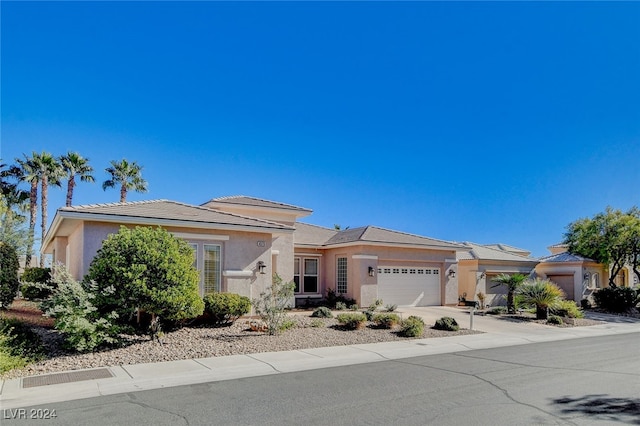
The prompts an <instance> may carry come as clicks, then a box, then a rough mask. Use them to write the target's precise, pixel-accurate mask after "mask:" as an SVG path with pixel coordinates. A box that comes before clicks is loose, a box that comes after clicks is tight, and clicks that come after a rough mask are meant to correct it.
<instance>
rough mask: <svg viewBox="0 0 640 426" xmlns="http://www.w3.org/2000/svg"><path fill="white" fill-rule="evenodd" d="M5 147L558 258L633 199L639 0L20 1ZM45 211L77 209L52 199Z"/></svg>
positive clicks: (351, 222)
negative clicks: (598, 218) (576, 225)
mask: <svg viewBox="0 0 640 426" xmlns="http://www.w3.org/2000/svg"><path fill="white" fill-rule="evenodd" d="M0 7H1V19H2V21H1V27H2V29H1V31H2V33H1V35H2V40H1V43H2V45H1V48H2V51H1V60H2V64H1V65H2V67H1V73H2V74H1V84H2V87H1V88H2V92H1V102H2V103H1V107H2V111H1V125H2V128H1V138H2V140H1V147H0V157H1V158H2V159H3V161H4V162H12V161H13V160H14V158H15V157H19V156H21V155H22V153H30V152H32V151H38V152H40V151H43V150H46V151H48V152H51V153H53V154H56V155H60V154H63V153H65V152H66V151H68V150H74V151H78V152H80V153H81V154H82V155H84V156H85V157H89V159H90V160H91V163H92V164H93V166H94V168H95V169H96V173H95V175H96V179H97V181H98V184H94V185H90V184H80V185H79V186H78V187H77V189H76V194H75V197H74V204H88V203H101V202H115V201H117V200H118V196H119V193H118V191H117V190H108V191H106V192H105V191H103V190H102V189H101V185H100V184H101V182H102V181H104V180H105V179H106V178H107V176H106V174H105V173H104V169H105V168H106V167H108V165H109V161H110V160H119V159H122V158H127V159H128V160H135V161H138V162H139V163H140V164H141V165H143V167H144V169H143V177H144V178H145V179H146V180H147V181H148V182H149V192H148V193H146V194H137V193H131V194H130V195H129V197H128V200H130V201H135V200H145V199H159V198H167V199H173V200H178V201H183V202H187V203H192V204H200V203H203V202H205V201H207V200H208V199H210V198H213V197H219V196H225V195H239V194H242V195H250V196H256V197H260V198H266V199H270V200H275V201H282V202H286V203H290V204H295V205H300V206H303V207H308V208H311V209H313V210H314V213H313V215H312V216H310V217H308V218H306V219H304V221H306V222H309V223H314V224H317V225H322V226H328V227H332V226H333V225H334V224H341V225H342V226H350V227H352V228H353V227H357V226H361V225H367V224H373V225H377V226H381V227H385V228H390V229H396V230H400V231H404V232H410V233H415V234H420V235H425V236H430V237H435V238H441V239H446V240H453V241H474V242H478V243H496V242H502V243H506V244H511V245H515V246H519V247H523V248H527V249H529V250H531V251H533V253H534V255H544V254H546V253H547V252H546V247H547V246H548V245H550V244H553V243H556V242H558V241H559V240H561V239H562V236H563V232H564V231H565V227H566V225H567V224H568V223H570V222H571V221H573V220H575V219H577V218H580V217H585V216H591V215H593V214H595V213H597V212H599V211H602V210H604V208H605V207H606V206H608V205H611V206H613V207H615V208H620V209H628V208H629V207H631V206H633V205H639V204H640V191H639V188H640V167H639V166H638V159H640V25H638V22H640V3H634V2H618V3H596V2H587V3H577V2H566V3H548V2H515V3H508V2H491V3H484V2H471V3H465V2H452V3H441V2H406V3H391V2H324V3H321V2H258V3H250V2H235V3H231V2H229V3H227V2H193V3H172V2H158V3H153V2H137V3H128V2H64V3H57V2H44V3H36V2H22V3H19V2H7V1H2V3H1V5H0ZM50 200H51V201H50V213H49V216H50V218H52V217H53V213H54V210H55V208H57V207H60V206H62V205H63V204H64V191H63V190H52V191H51V196H50Z"/></svg>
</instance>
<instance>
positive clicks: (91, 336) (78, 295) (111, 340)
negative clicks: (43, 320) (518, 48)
mask: <svg viewBox="0 0 640 426" xmlns="http://www.w3.org/2000/svg"><path fill="white" fill-rule="evenodd" d="M53 281H54V282H55V284H56V289H55V290H54V292H53V294H52V295H51V297H50V298H49V299H48V300H46V301H44V302H43V303H42V305H41V307H42V309H43V310H44V311H45V315H47V316H49V317H52V318H54V320H55V321H54V327H55V328H56V329H57V330H58V331H60V332H61V333H62V334H63V336H64V338H65V344H64V346H65V347H66V348H68V349H73V350H75V351H78V352H89V351H94V350H96V349H98V348H100V347H103V346H108V345H112V344H115V343H117V342H118V341H119V339H118V333H119V332H120V327H118V326H117V325H116V324H115V322H116V320H117V318H118V314H117V312H115V311H111V312H108V313H106V314H104V313H101V312H99V311H98V309H97V308H96V306H95V305H94V303H93V301H94V300H95V299H96V294H98V292H100V291H102V292H106V293H109V292H111V291H113V290H112V289H104V288H103V289H101V288H99V287H98V286H96V285H93V284H90V286H89V287H90V289H89V290H85V288H84V287H83V286H82V285H81V284H80V283H78V282H77V281H75V280H74V279H73V277H71V275H70V274H69V273H68V272H67V270H66V269H65V268H64V266H62V265H58V266H56V267H55V268H54V273H53ZM109 296H110V294H103V295H102V297H109Z"/></svg>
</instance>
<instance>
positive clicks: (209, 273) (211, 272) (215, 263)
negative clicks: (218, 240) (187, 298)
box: [203, 244, 222, 294]
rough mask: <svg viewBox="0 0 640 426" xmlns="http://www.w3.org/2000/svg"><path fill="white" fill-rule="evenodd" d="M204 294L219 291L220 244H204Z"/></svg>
mask: <svg viewBox="0 0 640 426" xmlns="http://www.w3.org/2000/svg"><path fill="white" fill-rule="evenodd" d="M203 247H204V282H203V290H204V294H208V293H213V292H216V291H221V289H222V288H221V287H222V286H221V285H220V284H221V277H220V275H221V274H220V272H221V271H220V266H221V262H220V252H221V249H220V246H219V245H216V244H204V246H203Z"/></svg>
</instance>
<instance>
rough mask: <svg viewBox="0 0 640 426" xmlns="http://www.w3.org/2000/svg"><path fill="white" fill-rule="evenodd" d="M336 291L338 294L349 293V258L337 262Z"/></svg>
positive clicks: (340, 258)
mask: <svg viewBox="0 0 640 426" xmlns="http://www.w3.org/2000/svg"><path fill="white" fill-rule="evenodd" d="M336 271H337V275H338V276H337V277H336V290H337V292H338V294H345V293H346V292H347V258H346V257H339V258H338V259H337V261H336Z"/></svg>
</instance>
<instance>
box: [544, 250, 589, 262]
mask: <svg viewBox="0 0 640 426" xmlns="http://www.w3.org/2000/svg"><path fill="white" fill-rule="evenodd" d="M540 262H541V263H562V262H595V260H593V259H589V258H588V257H583V256H580V255H578V254H572V253H569V252H568V251H565V252H562V253H558V254H552V255H550V256H545V257H541V258H540Z"/></svg>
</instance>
